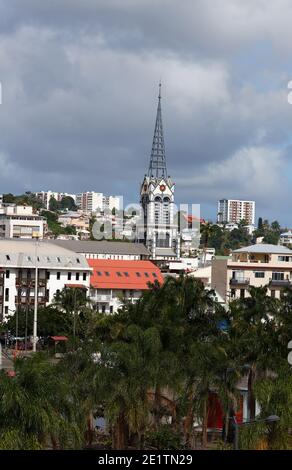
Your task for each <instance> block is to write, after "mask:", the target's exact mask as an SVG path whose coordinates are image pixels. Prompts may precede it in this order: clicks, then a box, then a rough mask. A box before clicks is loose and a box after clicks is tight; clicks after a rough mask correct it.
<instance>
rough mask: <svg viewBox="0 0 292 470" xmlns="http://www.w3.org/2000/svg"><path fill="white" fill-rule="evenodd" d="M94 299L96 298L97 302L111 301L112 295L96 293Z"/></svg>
mask: <svg viewBox="0 0 292 470" xmlns="http://www.w3.org/2000/svg"><path fill="white" fill-rule="evenodd" d="M94 300H96V302H110V301H111V296H110V295H96V296H95V297H94Z"/></svg>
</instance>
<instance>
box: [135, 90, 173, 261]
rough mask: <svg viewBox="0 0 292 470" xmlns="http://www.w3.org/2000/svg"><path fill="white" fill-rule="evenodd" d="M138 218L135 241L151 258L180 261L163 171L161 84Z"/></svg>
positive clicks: (170, 192) (170, 184)
mask: <svg viewBox="0 0 292 470" xmlns="http://www.w3.org/2000/svg"><path fill="white" fill-rule="evenodd" d="M140 203H141V209H142V217H141V220H140V223H139V224H138V226H137V229H138V233H137V239H138V240H140V241H143V242H144V243H145V244H146V246H147V248H148V249H149V250H150V252H151V256H152V259H155V260H164V259H167V260H172V259H179V258H180V236H179V234H178V224H177V222H176V221H175V214H174V183H173V181H172V179H171V178H170V176H169V175H168V172H167V168H166V157H165V146H164V135H163V126H162V113H161V84H159V96H158V107H157V115H156V123H155V130H154V137H153V143H152V151H151V157H150V164H149V170H148V174H147V175H145V177H144V179H143V182H142V184H141V188H140Z"/></svg>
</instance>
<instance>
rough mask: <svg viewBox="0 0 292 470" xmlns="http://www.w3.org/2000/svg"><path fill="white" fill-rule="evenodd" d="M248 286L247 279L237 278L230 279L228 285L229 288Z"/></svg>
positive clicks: (248, 281) (248, 280)
mask: <svg viewBox="0 0 292 470" xmlns="http://www.w3.org/2000/svg"><path fill="white" fill-rule="evenodd" d="M249 284H250V279H249V277H238V278H233V277H232V278H231V279H230V285H231V286H239V285H241V286H248V285H249Z"/></svg>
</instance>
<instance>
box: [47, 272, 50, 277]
mask: <svg viewBox="0 0 292 470" xmlns="http://www.w3.org/2000/svg"><path fill="white" fill-rule="evenodd" d="M47 279H50V271H47Z"/></svg>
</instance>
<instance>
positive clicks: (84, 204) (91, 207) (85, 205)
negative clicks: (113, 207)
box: [76, 191, 104, 212]
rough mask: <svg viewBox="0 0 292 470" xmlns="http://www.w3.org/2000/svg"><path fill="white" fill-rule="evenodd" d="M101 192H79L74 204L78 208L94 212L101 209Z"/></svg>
mask: <svg viewBox="0 0 292 470" xmlns="http://www.w3.org/2000/svg"><path fill="white" fill-rule="evenodd" d="M103 197H104V196H103V194H102V193H95V192H94V191H87V192H85V193H79V194H77V196H76V205H77V207H78V209H80V210H82V211H84V212H96V211H98V210H100V211H102V210H103Z"/></svg>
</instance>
